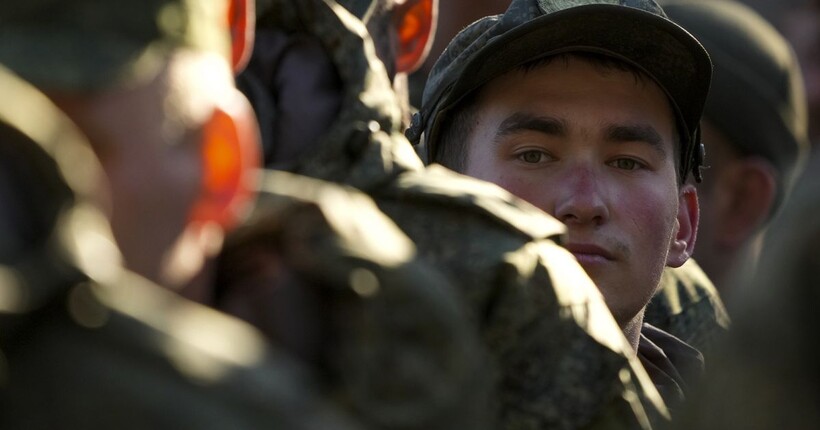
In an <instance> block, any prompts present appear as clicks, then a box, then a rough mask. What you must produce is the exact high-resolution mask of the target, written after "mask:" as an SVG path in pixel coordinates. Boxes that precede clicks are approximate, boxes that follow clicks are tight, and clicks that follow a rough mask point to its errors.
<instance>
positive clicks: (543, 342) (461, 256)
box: [260, 1, 666, 429]
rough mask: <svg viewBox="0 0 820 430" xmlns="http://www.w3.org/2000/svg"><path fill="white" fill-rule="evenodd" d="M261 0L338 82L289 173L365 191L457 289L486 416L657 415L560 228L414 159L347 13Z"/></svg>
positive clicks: (547, 421)
mask: <svg viewBox="0 0 820 430" xmlns="http://www.w3.org/2000/svg"><path fill="white" fill-rule="evenodd" d="M268 3H269V7H270V9H267V10H266V9H264V7H261V8H260V12H261V16H260V25H261V26H271V27H274V28H280V29H284V30H287V31H291V32H303V33H306V34H309V35H311V36H313V37H316V38H317V39H318V40H320V41H322V43H323V44H324V46H325V47H326V49H327V52H328V54H329V55H330V57H331V60H332V61H333V63H334V65H335V66H336V69H337V72H338V74H339V77H340V79H341V80H342V82H343V84H344V85H343V93H342V96H341V97H342V106H341V109H340V112H339V116H338V118H337V119H336V121H335V122H333V124H332V125H331V126H330V129H329V130H328V131H327V133H325V134H324V136H323V137H322V138H320V141H319V143H318V144H317V149H316V150H315V151H312V152H311V153H309V154H307V155H305V156H304V157H303V158H302V159H300V160H298V163H296V165H295V167H294V168H293V170H294V171H295V172H296V173H299V174H303V175H306V176H311V177H315V178H319V179H323V180H326V181H331V182H335V183H342V184H346V185H351V186H354V187H356V188H358V189H360V190H362V191H364V192H365V193H367V194H368V195H369V196H370V197H372V198H373V199H374V201H375V202H376V204H377V205H378V206H379V208H381V209H382V210H383V211H384V212H385V213H386V214H388V215H389V216H390V217H391V218H392V219H393V221H395V222H396V224H397V225H398V226H399V227H400V228H401V229H402V230H403V231H404V233H406V234H407V235H408V236H409V237H410V239H412V240H413V242H414V244H415V246H416V249H417V252H418V254H419V256H420V258H421V259H422V260H423V261H426V262H429V263H431V264H432V265H434V266H435V267H436V268H438V269H439V270H441V272H442V273H444V274H445V275H446V276H447V278H448V280H450V281H451V282H452V283H453V284H455V285H456V286H457V287H458V296H459V298H460V300H461V301H462V303H463V304H464V305H465V306H466V307H467V309H468V312H469V316H470V318H471V320H472V321H473V323H474V324H476V325H477V326H478V328H479V333H480V335H481V338H482V340H483V345H484V346H485V349H486V350H487V351H488V353H489V356H490V359H491V365H492V369H493V372H492V373H491V374H489V375H488V376H490V377H491V378H492V381H493V384H494V387H495V390H494V393H493V399H494V404H493V405H492V412H493V414H494V417H495V419H494V421H493V424H491V425H492V426H493V427H498V428H507V429H530V428H582V427H587V426H609V427H607V428H620V427H624V428H641V427H643V428H646V427H649V426H650V423H649V418H648V417H649V416H652V417H659V416H662V415H664V414H665V412H666V410H665V407H664V406H663V404H662V402H661V401H660V398H659V396H658V393H657V391H656V390H655V389H654V387H653V386H651V383H650V382H649V381H648V377H647V375H646V373H645V371H644V370H643V369H642V368H641V366H640V365H639V364H638V363H637V360H636V358H635V357H634V353H633V352H632V351H631V350H630V348H629V346H628V344H627V343H626V341H625V339H624V338H623V335H622V333H621V331H620V329H619V328H618V326H617V325H616V324H615V322H614V320H613V318H612V316H611V314H610V313H609V312H608V310H607V309H606V307H605V304H604V303H603V300H602V298H601V296H600V294H599V292H598V291H597V289H596V288H595V287H594V285H593V284H592V283H591V281H590V280H589V278H588V277H587V276H586V275H585V274H584V273H583V271H582V269H581V268H580V266H578V265H577V263H576V262H575V261H574V260H573V258H572V256H571V255H570V254H569V253H568V252H566V251H565V250H563V249H562V248H560V247H559V246H558V245H557V242H558V241H560V237H561V235H562V233H563V231H564V230H563V227H562V226H561V225H560V224H559V223H558V222H556V221H555V220H554V219H552V218H550V217H549V216H547V215H545V214H544V213H543V212H541V211H539V210H537V209H535V208H534V207H532V206H530V205H528V204H526V203H524V202H522V201H520V200H518V199H515V198H514V197H512V196H511V195H509V194H508V193H506V192H504V191H503V190H501V189H500V188H498V187H496V186H494V185H490V184H487V183H483V182H480V181H476V180H473V179H470V178H467V177H463V176H460V175H457V174H454V173H452V172H450V171H448V170H446V169H443V168H435V167H433V168H428V169H425V168H424V167H423V166H422V163H421V161H420V160H419V158H418V157H417V156H416V155H415V153H414V151H413V149H412V147H411V146H410V145H409V143H408V142H407V140H406V139H405V138H404V137H403V135H402V133H401V130H400V112H399V109H398V107H397V106H398V104H397V100H395V95H394V93H393V91H392V89H391V87H390V83H389V82H388V81H387V74H386V72H385V71H384V66H383V65H382V64H381V63H380V62H378V61H377V60H376V59H375V56H374V52H373V49H372V45H371V43H370V41H369V40H368V36H367V34H366V30H365V28H364V27H363V26H362V25H361V23H360V22H359V21H358V20H356V19H354V18H353V17H352V16H350V15H349V14H348V13H347V12H346V10H344V9H342V8H341V7H340V6H338V5H336V4H335V3H333V2H325V1H304V2H286V1H273V2H268ZM266 12H272V13H270V14H268V13H266Z"/></svg>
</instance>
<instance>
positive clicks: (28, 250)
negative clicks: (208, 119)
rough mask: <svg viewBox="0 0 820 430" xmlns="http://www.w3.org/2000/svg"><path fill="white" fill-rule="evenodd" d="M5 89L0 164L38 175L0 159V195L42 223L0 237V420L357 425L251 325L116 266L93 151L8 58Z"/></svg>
mask: <svg viewBox="0 0 820 430" xmlns="http://www.w3.org/2000/svg"><path fill="white" fill-rule="evenodd" d="M0 88H2V89H3V94H5V95H6V96H7V97H8V99H7V102H4V103H2V104H0V135H2V137H3V146H2V150H0V152H2V154H3V159H2V160H3V161H2V162H0V164H3V165H4V167H7V166H6V165H7V164H8V165H15V166H18V167H20V171H26V172H29V173H32V172H36V176H37V180H34V181H23V182H16V181H17V180H18V179H20V178H15V177H14V176H12V175H13V172H15V169H3V174H2V175H0V176H3V177H5V178H6V179H8V180H9V181H10V182H11V183H15V184H16V186H17V188H14V189H13V191H15V192H14V193H13V194H10V195H9V194H4V195H3V197H4V200H3V206H4V207H5V206H6V205H16V206H17V207H20V208H24V215H25V217H26V219H37V220H43V224H42V225H43V228H41V229H38V230H37V233H38V234H37V235H36V236H29V239H31V241H29V242H27V243H25V246H21V243H20V242H16V241H13V240H8V238H10V237H13V236H14V234H15V233H18V232H19V230H7V229H5V228H4V229H3V232H2V234H0V243H1V244H2V245H0V249H3V250H4V252H3V254H2V258H1V259H0V358H1V360H0V363H1V364H0V427H3V428H26V429H53V428H82V429H110V428H123V429H131V428H132V429H138V428H139V429H144V428H160V429H164V428H167V429H172V428H173V429H178V428H201V429H209V428H210V429H224V428H263V427H270V426H283V427H286V428H302V429H320V428H350V429H355V428H359V427H358V426H356V425H354V424H352V420H350V419H348V418H346V417H345V416H344V415H343V414H342V413H339V412H336V411H334V410H333V409H332V408H331V407H330V406H328V405H327V404H326V403H325V402H323V401H322V400H320V397H319V396H318V394H317V393H318V391H317V388H316V386H315V385H314V383H313V382H312V379H311V377H310V375H309V374H308V373H307V372H306V371H305V370H304V369H303V368H302V367H300V366H299V365H297V364H295V362H294V361H293V360H291V359H288V358H287V357H285V356H284V355H282V354H281V353H277V352H276V351H274V350H273V349H271V348H270V346H269V345H268V343H267V342H266V341H265V340H264V338H263V337H262V336H261V335H260V334H259V333H258V332H257V331H256V330H254V329H253V328H251V327H250V326H249V325H247V324H245V323H243V322H241V321H238V320H236V319H234V318H231V317H228V316H225V315H223V314H220V313H218V312H215V311H213V310H210V309H207V308H205V307H203V306H200V305H197V304H194V303H192V302H189V301H187V300H184V299H181V298H180V297H178V296H177V295H175V294H173V293H171V292H168V291H165V290H163V289H161V288H160V287H158V286H156V285H153V284H151V283H150V282H148V281H146V280H145V279H143V278H140V277H139V276H137V275H135V274H133V273H129V272H127V271H125V270H124V269H122V268H121V267H120V266H119V265H118V264H117V256H118V253H117V250H116V248H115V247H114V246H113V242H112V239H111V237H110V232H109V230H108V228H107V224H106V222H105V221H104V217H103V215H102V214H101V213H99V212H98V210H97V209H96V206H95V205H94V203H93V192H94V187H95V184H97V183H98V178H99V176H100V175H102V172H101V170H100V169H99V166H98V165H97V164H96V160H95V158H94V157H93V154H92V153H91V150H90V148H89V147H88V146H87V144H86V143H85V142H84V141H83V139H82V137H80V135H79V134H78V132H77V131H76V129H74V128H73V126H72V125H71V123H70V122H69V121H68V120H67V119H66V118H65V117H64V116H62V114H61V113H60V112H59V111H58V110H57V109H56V108H55V107H54V106H53V105H51V103H50V102H49V101H48V99H46V98H45V96H43V95H42V94H40V93H39V92H38V91H37V90H35V89H34V88H32V87H31V86H29V85H28V84H26V83H24V82H23V81H21V80H20V79H18V78H16V77H14V76H13V75H12V74H10V73H9V72H7V71H6V70H5V69H4V68H0ZM8 101H13V103H9V102H8ZM27 179H30V178H27ZM41 199H43V200H41ZM11 227H12V228H13V227H14V226H11Z"/></svg>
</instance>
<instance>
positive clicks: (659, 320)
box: [644, 259, 731, 367]
mask: <svg viewBox="0 0 820 430" xmlns="http://www.w3.org/2000/svg"><path fill="white" fill-rule="evenodd" d="M644 321H645V322H647V323H649V324H652V325H653V326H655V327H657V328H659V329H661V330H663V331H665V332H667V333H669V334H672V335H673V336H675V337H677V338H679V339H681V340H682V341H684V342H686V343H688V344H689V345H691V346H693V347H695V349H697V350H698V351H700V352H701V353H702V354H703V355H704V357H705V358H706V366H707V367H708V366H709V356H711V353H712V351H713V350H714V349H715V346H717V345H718V344H719V343H720V342H721V341H722V340H723V339H724V337H725V336H726V333H727V332H728V331H729V326H730V323H731V321H730V319H729V314H728V313H727V312H726V307H725V306H724V305H723V301H722V300H721V298H720V295H719V294H718V292H717V289H716V288H715V286H714V284H712V281H710V280H709V278H708V277H707V276H706V274H705V273H703V270H701V268H700V266H698V264H697V262H695V261H694V260H692V259H690V260H689V261H688V262H686V264H684V265H683V266H681V267H678V268H669V267H667V268H666V269H665V270H664V272H663V277H662V278H661V282H660V289H659V290H658V292H657V293H656V294H655V297H653V298H652V300H651V301H650V302H649V305H647V307H646V313H645V314H644Z"/></svg>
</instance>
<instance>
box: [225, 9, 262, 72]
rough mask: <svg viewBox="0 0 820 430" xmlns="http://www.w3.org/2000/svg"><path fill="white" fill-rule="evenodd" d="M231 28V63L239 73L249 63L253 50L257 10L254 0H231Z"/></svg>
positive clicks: (229, 10)
mask: <svg viewBox="0 0 820 430" xmlns="http://www.w3.org/2000/svg"><path fill="white" fill-rule="evenodd" d="M228 25H229V26H230V29H231V65H232V66H233V71H234V74H239V72H241V71H242V69H244V68H245V66H246V65H247V64H248V60H250V57H251V52H252V51H253V38H254V30H255V28H256V10H255V1H254V0H231V1H230V4H229V6H228Z"/></svg>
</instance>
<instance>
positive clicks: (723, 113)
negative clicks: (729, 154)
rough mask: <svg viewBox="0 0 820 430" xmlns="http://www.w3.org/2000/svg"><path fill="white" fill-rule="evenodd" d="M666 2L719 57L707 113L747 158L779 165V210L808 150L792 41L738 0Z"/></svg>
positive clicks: (715, 59) (673, 16)
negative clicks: (789, 41) (758, 158)
mask: <svg viewBox="0 0 820 430" xmlns="http://www.w3.org/2000/svg"><path fill="white" fill-rule="evenodd" d="M662 5H663V8H664V10H665V11H666V12H667V14H668V15H669V17H670V18H671V19H672V20H674V21H676V22H677V23H678V24H680V25H681V26H682V27H684V28H685V29H687V30H688V31H689V32H691V33H692V34H693V35H694V36H695V37H697V39H698V40H699V41H700V42H701V43H702V44H703V46H704V47H705V48H706V50H707V51H709V54H710V56H711V59H712V62H713V63H714V72H713V78H712V86H711V88H710V92H709V96H708V98H707V100H706V107H705V109H704V119H706V120H708V121H709V122H710V124H712V125H713V126H715V127H716V128H717V129H718V130H719V131H720V132H721V133H722V134H723V135H725V136H726V137H727V138H728V140H729V141H730V142H731V143H732V144H733V145H735V149H736V150H737V152H738V153H739V154H740V155H741V156H760V157H762V158H764V159H766V160H767V161H769V162H770V163H771V164H772V166H773V167H774V168H775V170H776V171H777V173H778V176H779V177H778V178H777V191H778V192H777V198H776V204H775V205H774V208H773V210H772V212H775V210H776V208H777V207H778V206H779V204H780V203H782V201H783V198H784V196H785V195H787V194H788V190H789V189H790V188H791V186H792V185H793V183H794V180H795V178H796V177H797V175H798V174H799V172H800V171H801V169H802V164H803V162H804V159H805V157H806V155H807V152H808V148H809V141H808V113H807V105H806V96H805V92H804V87H803V79H802V76H801V73H800V67H799V64H798V63H797V59H796V57H795V55H794V53H793V51H792V49H791V47H790V46H789V44H788V43H787V42H786V40H785V39H784V38H783V37H782V36H781V35H780V34H779V33H778V32H777V30H775V29H774V28H773V27H772V26H771V25H769V24H768V23H767V22H766V21H765V20H764V19H763V18H762V17H760V16H759V15H757V14H756V13H755V12H754V11H752V10H751V9H749V8H748V7H746V6H744V5H742V4H740V3H737V2H735V1H733V0H721V1H714V0H708V1H707V0H667V2H665V3H662ZM707 144H708V142H707Z"/></svg>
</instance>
